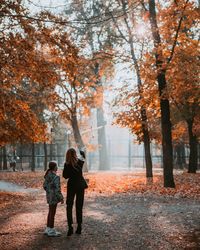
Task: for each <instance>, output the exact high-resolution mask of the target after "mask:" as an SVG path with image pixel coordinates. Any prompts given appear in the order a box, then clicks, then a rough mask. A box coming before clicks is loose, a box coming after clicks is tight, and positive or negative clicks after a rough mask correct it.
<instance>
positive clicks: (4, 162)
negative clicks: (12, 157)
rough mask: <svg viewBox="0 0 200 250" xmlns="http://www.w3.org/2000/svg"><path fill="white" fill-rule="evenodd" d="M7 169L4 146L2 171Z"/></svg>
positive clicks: (4, 148)
mask: <svg viewBox="0 0 200 250" xmlns="http://www.w3.org/2000/svg"><path fill="white" fill-rule="evenodd" d="M7 169H8V164H7V150H6V146H3V170H7Z"/></svg>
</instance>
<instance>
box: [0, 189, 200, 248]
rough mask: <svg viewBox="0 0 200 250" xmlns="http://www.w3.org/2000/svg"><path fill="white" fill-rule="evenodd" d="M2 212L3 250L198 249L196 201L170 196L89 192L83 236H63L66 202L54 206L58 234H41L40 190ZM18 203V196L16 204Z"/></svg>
mask: <svg viewBox="0 0 200 250" xmlns="http://www.w3.org/2000/svg"><path fill="white" fill-rule="evenodd" d="M29 195H32V198H31V199H29V200H27V201H26V202H23V203H22V206H20V208H19V209H17V208H16V209H15V210H14V211H13V210H12V209H11V210H8V212H6V213H3V215H1V219H0V222H1V232H0V249H1V250H11V249H13V250H14V249H15V250H18V249H19V250H26V249H27V250H35V249H38V250H50V249H51V250H52V249H55V250H57V249H61V250H64V249H65V250H66V249H70V250H71V249H72V250H73V249H77V250H101V249H102V250H110V249H119V250H126V249H133V250H134V249H141V250H148V249H152V250H159V249H164V250H165V249H166V250H168V249H169V250H170V249H180V250H181V249H193V250H197V249H200V209H199V205H200V204H199V201H197V200H191V199H186V198H185V199H176V198H172V197H168V198H166V197H156V196H152V197H150V196H146V197H145V196H139V195H136V194H132V193H124V194H123V193H122V194H115V195H109V196H108V195H105V196H104V195H103V194H101V193H99V194H92V195H91V194H90V195H89V194H88V196H87V195H86V199H85V207H84V224H83V233H82V235H75V234H74V235H72V236H71V237H67V236H66V230H67V229H66V215H65V205H60V204H59V206H58V209H57V214H56V222H55V225H56V228H57V229H58V230H59V231H61V232H62V236H61V237H59V238H49V237H47V236H45V235H43V230H44V227H45V223H46V214H47V204H46V202H45V196H44V192H43V191H42V190H39V191H38V192H37V193H36V192H33V193H32V194H29ZM20 202H21V201H20V200H19V203H20Z"/></svg>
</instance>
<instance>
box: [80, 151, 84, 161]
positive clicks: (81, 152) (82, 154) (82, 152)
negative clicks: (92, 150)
mask: <svg viewBox="0 0 200 250" xmlns="http://www.w3.org/2000/svg"><path fill="white" fill-rule="evenodd" d="M79 152H80V155H81V156H82V157H83V158H84V159H85V152H84V151H82V150H80V151H79Z"/></svg>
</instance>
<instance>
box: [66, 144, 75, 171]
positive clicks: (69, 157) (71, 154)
mask: <svg viewBox="0 0 200 250" xmlns="http://www.w3.org/2000/svg"><path fill="white" fill-rule="evenodd" d="M65 161H66V163H67V164H69V165H71V166H72V167H74V166H75V165H76V163H77V161H78V157H77V154H76V150H75V149H74V148H70V149H68V150H67V153H66V160H65Z"/></svg>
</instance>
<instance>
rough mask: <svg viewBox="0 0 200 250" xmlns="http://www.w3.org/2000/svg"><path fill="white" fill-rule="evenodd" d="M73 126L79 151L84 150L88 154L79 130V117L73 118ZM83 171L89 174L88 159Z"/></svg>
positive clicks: (74, 116)
mask: <svg viewBox="0 0 200 250" xmlns="http://www.w3.org/2000/svg"><path fill="white" fill-rule="evenodd" d="M71 125H72V129H73V134H74V140H75V142H76V145H77V147H78V149H79V150H83V151H84V152H85V155H87V154H86V150H85V145H84V143H83V140H82V137H81V134H80V130H79V126H78V121H77V117H76V115H73V116H72V120H71ZM83 171H84V172H88V168H87V159H86V161H85V164H84V166H83Z"/></svg>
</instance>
